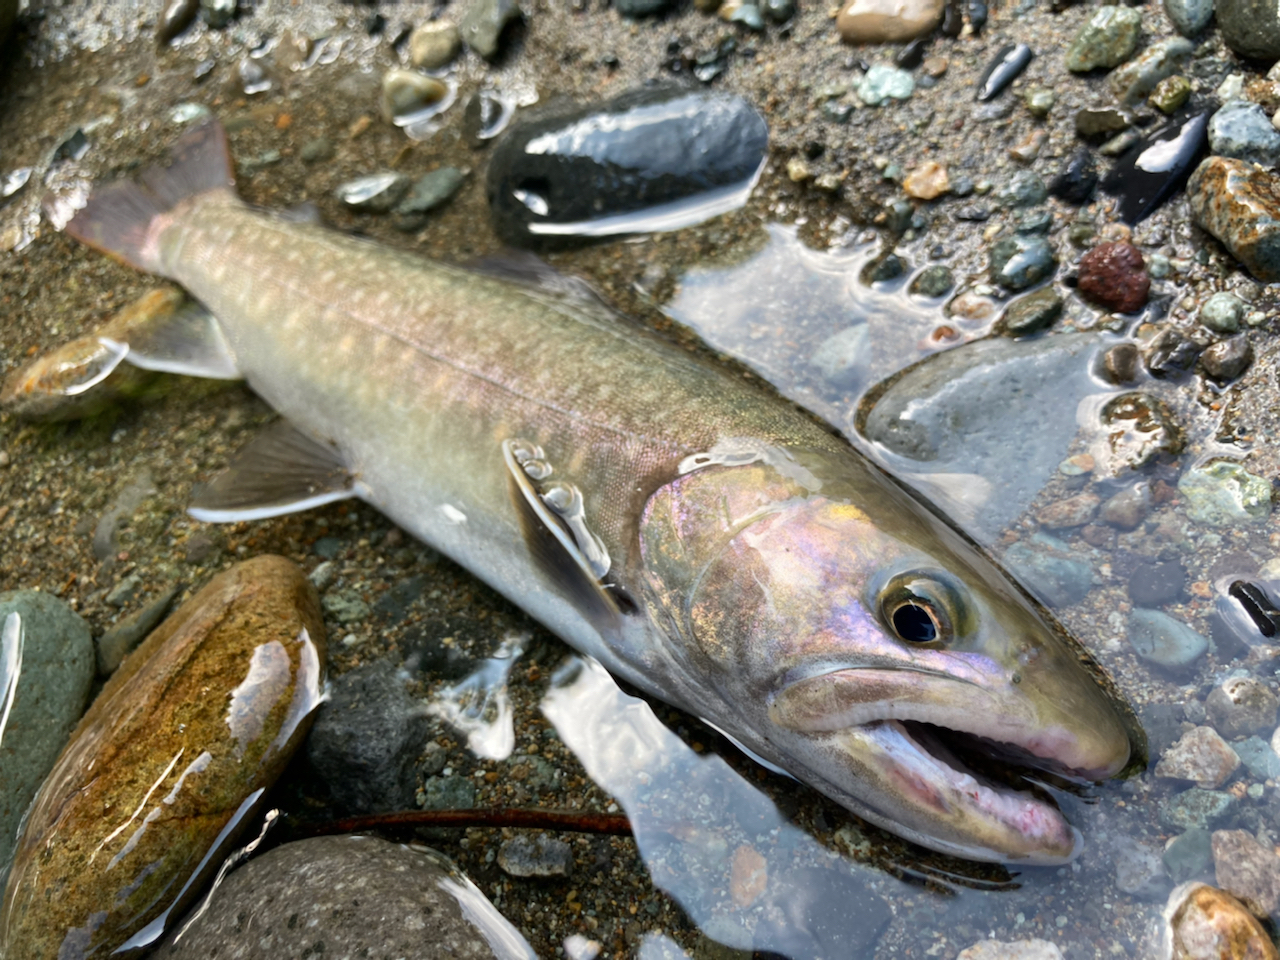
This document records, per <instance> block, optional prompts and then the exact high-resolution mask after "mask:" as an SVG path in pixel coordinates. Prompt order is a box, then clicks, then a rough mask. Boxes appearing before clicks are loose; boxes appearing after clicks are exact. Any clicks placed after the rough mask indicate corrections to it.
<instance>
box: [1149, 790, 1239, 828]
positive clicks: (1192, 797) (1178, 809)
mask: <svg viewBox="0 0 1280 960" xmlns="http://www.w3.org/2000/svg"><path fill="white" fill-rule="evenodd" d="M1235 805H1236V798H1235V797H1233V796H1232V795H1231V794H1229V793H1227V792H1225V791H1222V790H1202V789H1201V788H1200V787H1192V788H1191V789H1190V790H1184V791H1183V792H1182V793H1175V794H1174V795H1173V796H1171V797H1166V798H1165V799H1164V800H1161V801H1160V822H1161V823H1162V824H1164V825H1165V826H1166V827H1172V828H1174V829H1177V830H1190V829H1192V828H1195V829H1199V830H1208V829H1209V828H1210V827H1211V826H1212V825H1213V824H1215V823H1217V822H1218V821H1220V820H1222V819H1223V818H1224V817H1226V816H1227V814H1229V813H1230V812H1231V811H1232V809H1233V808H1234V807H1235Z"/></svg>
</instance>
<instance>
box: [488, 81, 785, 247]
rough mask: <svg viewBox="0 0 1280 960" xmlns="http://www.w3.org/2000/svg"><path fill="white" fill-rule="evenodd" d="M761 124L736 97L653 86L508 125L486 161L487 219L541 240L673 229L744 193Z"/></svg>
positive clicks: (758, 149)
mask: <svg viewBox="0 0 1280 960" xmlns="http://www.w3.org/2000/svg"><path fill="white" fill-rule="evenodd" d="M768 141H769V130H768V127H767V126H766V125H765V122H764V118H763V117H762V116H760V114H759V113H758V112H757V111H756V109H755V108H754V107H753V106H751V104H750V103H748V102H747V101H746V100H744V99H743V98H742V97H738V96H733V95H730V94H723V93H708V92H705V91H692V90H685V89H681V88H678V87H670V86H667V87H654V88H648V89H641V90H635V91H632V92H630V93H626V94H623V95H622V96H620V97H617V98H615V99H613V100H609V101H606V102H604V103H600V104H594V105H592V106H589V107H574V108H572V109H570V110H552V111H551V112H549V113H543V114H541V115H539V116H534V117H530V118H528V119H526V120H522V121H520V122H517V123H516V124H514V125H513V126H512V127H511V129H510V130H508V131H507V133H506V134H505V135H504V136H503V137H502V139H501V140H500V141H499V142H498V145H497V148H496V149H495V150H494V153H493V158H492V160H491V161H490V163H489V173H488V179H487V185H486V187H487V192H488V197H489V206H490V210H491V212H492V214H493V220H494V225H495V226H496V227H497V229H498V232H499V233H501V234H502V235H503V236H504V237H505V238H506V239H507V240H509V241H512V242H515V243H521V244H526V245H528V244H538V243H546V242H548V241H554V240H556V239H557V238H565V237H603V236H616V235H618V234H624V233H637V232H650V231H654V230H672V229H677V228H679V227H683V226H688V225H690V224H693V223H697V222H699V221H700V220H703V219H706V218H707V217H709V216H714V215H715V214H716V213H723V212H725V211H727V210H729V209H733V208H734V207H735V206H740V205H741V203H743V202H745V200H746V196H747V194H748V193H749V192H750V188H751V186H752V184H753V183H754V181H755V178H756V176H757V175H758V173H759V172H760V169H761V167H762V165H763V163H764V157H765V150H766V148H767V147H768Z"/></svg>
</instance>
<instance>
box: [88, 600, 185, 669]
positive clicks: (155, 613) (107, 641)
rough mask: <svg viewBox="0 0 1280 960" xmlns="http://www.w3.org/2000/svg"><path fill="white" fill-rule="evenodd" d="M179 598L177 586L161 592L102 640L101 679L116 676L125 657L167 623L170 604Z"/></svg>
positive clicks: (113, 628)
mask: <svg viewBox="0 0 1280 960" xmlns="http://www.w3.org/2000/svg"><path fill="white" fill-rule="evenodd" d="M177 595H178V587H177V586H176V585H174V586H171V587H169V588H168V589H165V590H162V591H160V594H159V595H158V596H157V597H155V598H154V599H153V600H152V601H151V602H150V603H148V604H147V605H146V606H145V607H143V608H142V609H141V610H138V611H137V612H136V613H133V614H132V615H130V616H128V617H125V618H124V619H123V620H121V621H120V622H119V623H117V624H115V625H114V626H113V627H111V628H110V629H109V630H107V631H106V632H105V633H104V634H103V635H102V636H100V637H99V638H98V640H97V644H96V647H97V664H98V674H99V676H103V677H109V676H111V674H113V673H115V672H116V668H117V667H119V666H120V662H121V661H122V660H124V658H125V656H126V655H127V654H128V653H129V652H130V651H131V650H133V648H134V647H136V646H137V645H138V644H139V643H141V642H142V638H143V637H145V636H146V635H147V634H149V633H150V632H151V631H152V630H154V629H155V628H156V626H158V625H159V623H160V621H161V620H162V619H164V615H165V614H166V613H168V612H169V604H171V603H172V602H173V598H174V597H175V596H177Z"/></svg>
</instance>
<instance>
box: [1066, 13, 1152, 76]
mask: <svg viewBox="0 0 1280 960" xmlns="http://www.w3.org/2000/svg"><path fill="white" fill-rule="evenodd" d="M1141 30H1142V14H1141V13H1139V12H1138V11H1137V10H1134V9H1133V8H1132V7H1122V6H1102V7H1098V8H1097V9H1096V10H1095V11H1094V12H1093V16H1091V17H1090V18H1089V20H1088V21H1087V22H1086V23H1085V25H1084V26H1082V27H1081V28H1080V32H1079V33H1077V34H1076V37H1075V39H1074V40H1072V41H1071V46H1069V47H1068V48H1067V53H1066V56H1065V57H1064V62H1065V64H1066V67H1067V69H1068V70H1070V71H1071V72H1072V73H1088V72H1089V71H1090V70H1096V69H1098V68H1099V67H1115V66H1118V65H1120V64H1122V63H1124V62H1125V61H1126V60H1128V59H1129V58H1130V57H1131V56H1133V51H1134V50H1135V49H1137V46H1138V34H1139V32H1140V31H1141Z"/></svg>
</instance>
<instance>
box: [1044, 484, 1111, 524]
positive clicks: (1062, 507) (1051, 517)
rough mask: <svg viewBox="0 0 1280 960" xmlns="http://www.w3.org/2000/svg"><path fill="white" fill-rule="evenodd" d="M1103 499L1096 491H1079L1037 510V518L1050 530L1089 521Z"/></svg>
mask: <svg viewBox="0 0 1280 960" xmlns="http://www.w3.org/2000/svg"><path fill="white" fill-rule="evenodd" d="M1101 502H1102V501H1101V499H1100V498H1099V497H1098V495H1097V494H1094V493H1079V494H1076V495H1075V496H1074V497H1068V498H1067V499H1066V500H1059V501H1057V502H1056V503H1051V504H1049V505H1048V506H1047V507H1041V508H1040V509H1039V510H1037V511H1036V520H1037V521H1038V522H1039V523H1040V525H1041V526H1042V527H1048V528H1049V529H1050V530H1064V529H1067V528H1068V527H1078V526H1081V525H1082V524H1085V523H1088V522H1089V521H1090V520H1092V519H1093V517H1094V514H1096V513H1097V512H1098V506H1099V504H1100V503H1101Z"/></svg>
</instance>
